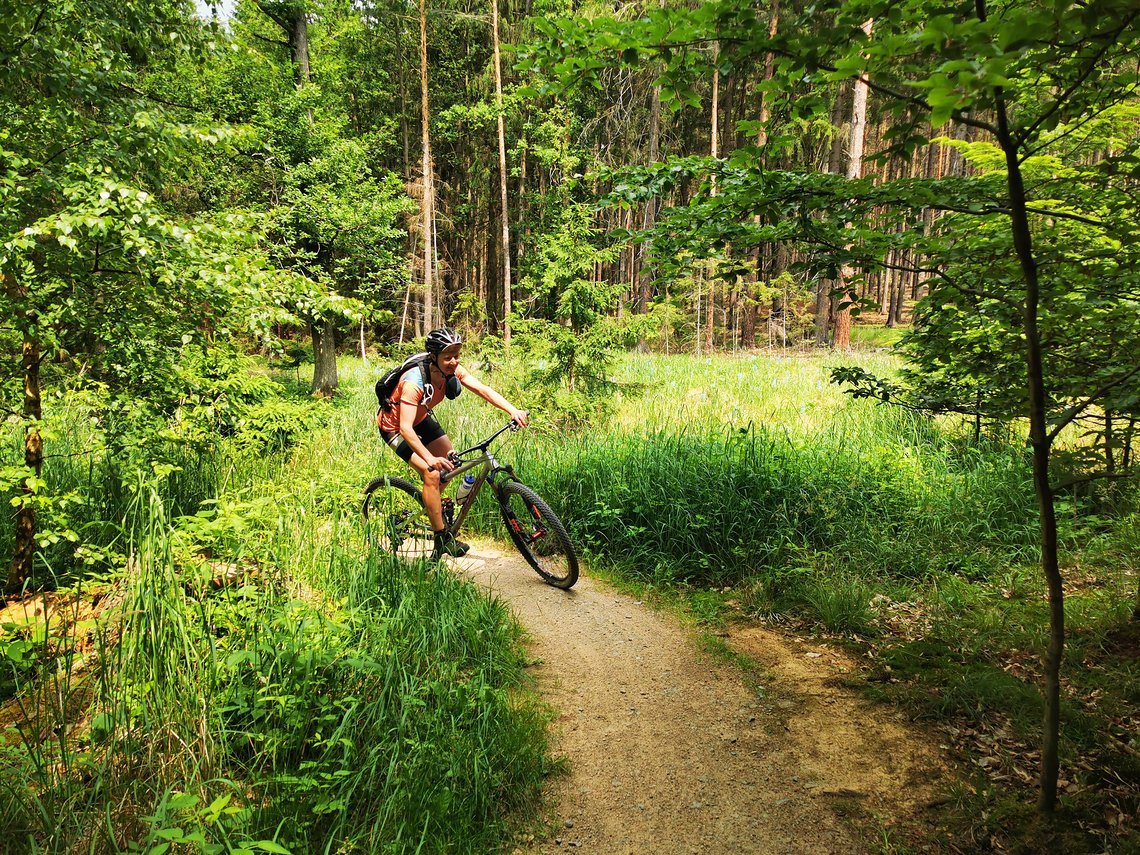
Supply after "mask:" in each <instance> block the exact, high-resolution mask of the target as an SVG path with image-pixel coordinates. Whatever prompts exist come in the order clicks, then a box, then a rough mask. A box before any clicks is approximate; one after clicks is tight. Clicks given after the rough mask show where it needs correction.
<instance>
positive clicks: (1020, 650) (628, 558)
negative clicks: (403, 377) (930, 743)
mask: <svg viewBox="0 0 1140 855" xmlns="http://www.w3.org/2000/svg"><path fill="white" fill-rule="evenodd" d="M862 358H864V359H870V360H882V359H884V357H882V356H881V355H870V356H869V357H862ZM833 359H834V358H833V357H827V358H822V359H814V360H813V359H808V358H800V359H796V358H788V357H786V356H781V357H776V358H774V359H771V360H764V359H760V358H748V357H744V358H724V359H720V360H716V359H703V360H695V359H692V358H688V359H685V358H680V357H673V358H667V359H659V358H649V359H643V360H630V362H629V363H628V364H627V365H626V367H625V372H624V375H623V376H624V378H625V379H626V380H627V381H628V383H627V385H626V387H625V390H624V392H623V396H624V397H625V398H626V401H625V403H624V404H623V406H622V407H621V408H620V409H619V411H618V413H617V414H616V416H615V419H614V422H613V425H612V426H611V428H610V429H608V430H604V431H603V430H594V431H591V432H588V433H585V434H580V435H576V436H541V437H540V436H531V437H527V438H526V441H524V442H523V443H522V445H521V447H520V448H519V449H518V451H517V452H516V453H515V459H516V461H517V462H518V463H519V468H520V471H521V472H522V473H523V474H524V477H525V479H526V480H527V481H528V483H531V484H532V485H534V486H535V487H537V488H538V489H539V491H540V492H541V493H543V495H545V496H547V497H550V498H551V500H552V503H553V504H554V506H555V508H556V510H557V511H558V512H559V513H560V515H561V516H562V518H563V519H564V521H566V522H567V523H568V524H569V525H570V528H571V531H572V533H573V535H574V537H575V539H576V542H577V543H579V544H581V545H583V546H584V547H585V548H586V549H587V550H588V551H589V552H590V554H591V556H592V560H591V562H590V566H591V567H592V568H598V567H600V566H602V565H604V566H606V567H607V573H612V574H614V575H616V577H617V578H619V579H627V580H629V581H630V582H631V583H632V584H633V585H634V586H635V587H636V589H637V590H638V591H639V592H640V594H639V595H642V596H650V595H651V593H652V592H654V591H657V592H668V593H667V594H665V601H666V602H671V603H674V604H675V606H676V607H678V608H680V609H681V610H682V611H683V612H684V613H685V614H687V615H688V616H689V617H690V618H691V619H692V620H694V621H695V622H696V623H697V624H698V625H699V626H701V627H702V628H704V630H705V631H706V632H707V634H708V635H709V637H710V638H711V639H716V638H718V637H719V636H718V635H717V633H718V632H720V631H721V630H722V628H723V627H725V626H727V625H728V624H730V623H732V622H734V621H754V620H767V619H776V620H778V621H779V622H780V624H781V625H783V626H786V627H791V628H793V629H801V630H803V631H810V632H812V633H824V634H827V635H829V636H831V637H833V638H835V639H837V640H840V641H842V642H843V643H846V644H848V645H849V646H850V647H851V649H852V650H853V651H854V652H857V653H858V654H860V655H862V656H863V657H864V661H865V663H866V672H865V673H864V674H863V676H862V677H861V678H857V679H854V680H853V683H854V684H855V685H857V686H858V687H859V688H860V689H862V690H863V691H865V692H866V693H867V694H868V696H870V697H873V698H876V699H878V700H880V701H882V702H885V703H891V704H895V705H898V706H900V707H901V708H903V709H904V710H905V711H906V712H907V713H908V714H909V715H911V716H912V717H914V718H916V719H921V720H923V721H925V722H928V723H929V724H930V725H932V726H934V727H935V728H940V729H943V730H944V731H945V737H944V738H945V740H946V743H947V745H949V746H950V748H951V750H952V752H953V753H954V754H955V755H956V756H958V757H959V758H960V759H961V760H962V762H963V768H964V769H967V770H973V771H972V772H970V773H968V774H967V780H968V783H967V784H965V785H964V786H963V789H962V790H961V792H960V793H959V794H958V796H956V797H955V798H954V799H953V800H952V802H951V808H948V810H947V814H946V823H947V829H948V830H947V831H946V834H947V837H946V838H945V840H946V843H947V846H948V847H949V848H951V849H953V847H955V846H962V845H964V844H963V842H962V841H973V842H974V843H978V841H985V845H987V846H988V845H1006V844H1008V845H1009V846H1010V847H1013V848H1020V850H1021V851H1035V850H1034V848H1033V847H1034V845H1036V844H1035V843H1034V841H1036V843H1041V844H1042V845H1045V844H1044V843H1042V841H1043V840H1045V838H1042V837H1036V838H1035V837H1034V836H1033V835H1032V834H1031V833H1030V829H1031V828H1032V827H1034V826H1035V825H1037V821H1036V814H1035V812H1034V811H1033V810H1032V805H1033V803H1034V801H1035V799H1036V793H1035V791H1034V790H1035V786H1036V778H1037V771H1038V770H1037V766H1038V763H1039V760H1038V758H1037V754H1036V751H1037V749H1038V744H1039V740H1040V734H1041V722H1042V720H1043V714H1044V711H1043V700H1042V696H1041V689H1040V685H1041V680H1040V673H1041V664H1040V663H1041V661H1042V656H1043V653H1044V649H1045V645H1046V642H1047V634H1048V624H1049V615H1048V604H1047V600H1046V596H1045V591H1044V585H1043V582H1042V579H1041V571H1040V568H1039V566H1038V564H1037V562H1038V561H1039V551H1038V540H1039V535H1038V530H1037V509H1036V502H1035V498H1034V494H1033V488H1032V483H1031V474H1030V471H1029V465H1028V464H1029V461H1028V456H1027V453H1026V450H1025V449H1024V447H1022V446H1021V444H1020V443H1019V442H1018V441H1017V440H1016V438H1014V437H1010V436H1002V435H993V436H991V435H985V436H983V437H982V438H981V439H980V440H976V439H975V438H974V437H973V436H972V433H971V431H970V429H969V427H970V426H965V425H959V424H955V423H954V422H953V421H949V420H948V421H945V422H938V421H935V420H932V419H929V418H924V417H918V416H914V415H912V414H909V413H906V412H902V411H898V410H892V409H889V408H886V407H883V406H881V405H875V404H873V403H868V402H853V401H848V400H845V399H844V398H843V397H842V396H841V395H839V394H838V392H837V391H836V390H834V389H833V388H830V387H828V386H827V385H826V383H821V382H820V381H819V379H818V378H819V375H820V374H821V373H822V372H823V370H824V368H825V367H826V365H828V364H829V363H830V362H832V361H833ZM885 367H886V368H889V365H885ZM879 368H880V369H882V368H884V365H880V366H879ZM536 433H537V432H536ZM1059 474H1060V473H1059ZM1058 507H1059V510H1060V537H1061V546H1062V561H1063V563H1064V567H1063V574H1064V576H1065V579H1066V587H1067V593H1066V624H1067V648H1066V658H1065V664H1064V666H1063V671H1062V675H1063V688H1062V697H1063V701H1062V702H1063V710H1062V717H1063V727H1062V742H1061V750H1062V781H1063V782H1064V786H1063V787H1062V789H1061V799H1062V809H1061V813H1060V816H1059V819H1058V821H1057V823H1056V826H1055V828H1054V829H1053V831H1052V832H1051V833H1052V834H1053V838H1051V839H1052V840H1053V842H1051V843H1048V845H1049V846H1052V847H1054V848H1055V847H1056V846H1057V845H1060V846H1062V848H1063V849H1066V851H1073V852H1100V851H1106V850H1108V851H1135V850H1136V848H1137V846H1140V843H1138V841H1137V833H1136V831H1135V819H1136V817H1137V816H1138V811H1140V787H1138V786H1137V783H1136V782H1137V781H1140V765H1138V763H1137V756H1138V754H1137V752H1138V751H1140V741H1138V739H1137V736H1136V733H1137V729H1136V728H1137V722H1138V720H1140V719H1138V712H1137V711H1138V709H1140V672H1138V668H1137V652H1138V650H1140V644H1137V642H1136V636H1137V633H1135V632H1132V630H1133V629H1134V628H1135V622H1134V621H1130V620H1129V618H1130V615H1131V612H1132V609H1133V608H1134V604H1135V602H1136V596H1137V584H1138V568H1137V566H1136V563H1135V555H1137V554H1140V537H1138V529H1137V524H1136V520H1137V519H1138V517H1137V501H1136V494H1135V491H1134V488H1133V487H1129V486H1124V487H1120V488H1109V487H1105V486H1104V485H1100V486H1093V487H1091V488H1085V489H1082V490H1081V491H1079V492H1075V493H1074V492H1069V493H1066V494H1062V495H1061V496H1059V500H1058ZM713 643H715V642H713ZM1025 805H1028V806H1029V808H1030V809H1029V810H1023V809H1021V808H1022V806H1025ZM1006 819H1008V821H1009V823H1010V826H1009V828H1006V829H1003V828H1001V827H1000V825H1001V822H1002V821H1004V820H1006ZM1019 823H1020V824H1019ZM991 837H992V838H993V839H994V840H996V841H999V843H998V844H990V842H989V841H990V839H991ZM1002 841H1004V843H1003V842H1002ZM1056 841H1061V842H1060V843H1057V842H1056ZM965 845H967V848H969V846H970V845H973V844H969V843H968V844H965ZM979 845H980V844H979ZM1129 847H1131V848H1129Z"/></svg>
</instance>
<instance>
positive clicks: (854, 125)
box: [833, 20, 874, 350]
mask: <svg viewBox="0 0 1140 855" xmlns="http://www.w3.org/2000/svg"><path fill="white" fill-rule="evenodd" d="M873 25H874V22H873V21H871V20H868V21H866V22H865V23H864V24H863V32H865V33H866V34H867V36H868V37H869V36H870V35H871V27H872V26H873ZM867 94H868V87H867V83H866V82H865V81H864V80H862V79H858V80H856V81H855V89H854V92H853V93H852V96H851V136H850V140H851V142H850V146H849V147H848V150H847V177H848V179H851V180H854V179H856V178H859V177H861V176H862V175H863V142H864V135H865V134H866V130H867ZM854 275H855V271H854V270H853V269H852V268H851V266H850V265H847V264H844V265H843V267H842V268H841V269H840V272H839V279H840V287H841V288H843V289H844V291H843V297H842V298H841V304H843V305H841V306H840V308H839V310H838V312H837V313H836V316H835V338H834V340H833V346H834V347H835V349H836V350H847V349H849V348H850V347H851V304H852V303H854V302H855V300H856V295H855V291H854V290H853V289H852V288H851V287H850V282H851V279H852V278H853V277H854Z"/></svg>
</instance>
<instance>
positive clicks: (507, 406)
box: [457, 372, 527, 427]
mask: <svg viewBox="0 0 1140 855" xmlns="http://www.w3.org/2000/svg"><path fill="white" fill-rule="evenodd" d="M457 376H458V377H459V382H460V383H462V384H463V385H464V387H465V388H467V389H470V390H471V391H472V392H474V393H475V394H476V395H478V396H479V397H480V398H482V399H483V400H484V401H486V402H487V403H488V404H494V405H495V406H496V407H498V408H499V409H500V410H502V411H503V412H504V413H506V414H507V415H508V416H510V417H511V421H513V422H515V423H516V424H518V425H520V426H521V427H526V420H527V413H526V410H520V409H518V408H517V407H515V405H514V404H512V403H511V402H510V401H508V400H507V399H506V398H504V397H503V396H502V395H500V394H499V393H498V392H496V391H495V390H494V389H492V388H491V387H490V386H488V385H487V384H485V383H481V382H479V380H477V379H476V378H475V377H473V376H472V375H471V374H468V373H466V372H464V373H463V374H459V375H457Z"/></svg>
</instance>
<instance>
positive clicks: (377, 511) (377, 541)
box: [361, 475, 435, 558]
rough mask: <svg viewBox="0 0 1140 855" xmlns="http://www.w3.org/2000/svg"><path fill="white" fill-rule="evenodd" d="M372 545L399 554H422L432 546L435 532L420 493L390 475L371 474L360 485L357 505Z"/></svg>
mask: <svg viewBox="0 0 1140 855" xmlns="http://www.w3.org/2000/svg"><path fill="white" fill-rule="evenodd" d="M361 511H362V513H363V514H364V519H365V521H366V524H367V526H368V537H369V540H370V542H371V543H372V545H373V546H374V547H376V548H378V549H382V550H384V551H385V552H391V553H392V554H393V555H399V556H401V557H402V558H423V557H425V556H427V555H430V554H431V552H432V549H433V548H434V547H435V535H434V532H433V530H432V525H431V521H430V520H429V519H428V515H427V511H426V510H424V501H423V493H421V492H420V490H419V488H418V487H416V486H415V485H414V484H412V483H411V482H410V481H406V480H404V479H403V478H398V477H396V476H394V475H383V476H381V477H379V478H373V479H372V481H370V482H369V484H368V486H367V487H365V488H364V504H363V506H362V508H361Z"/></svg>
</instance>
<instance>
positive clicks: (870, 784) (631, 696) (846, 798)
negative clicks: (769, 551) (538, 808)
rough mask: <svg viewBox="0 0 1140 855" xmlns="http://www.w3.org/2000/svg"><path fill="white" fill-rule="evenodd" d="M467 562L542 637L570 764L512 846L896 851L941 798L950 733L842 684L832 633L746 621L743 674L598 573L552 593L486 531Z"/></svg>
mask: <svg viewBox="0 0 1140 855" xmlns="http://www.w3.org/2000/svg"><path fill="white" fill-rule="evenodd" d="M456 563H457V564H458V566H460V567H461V568H462V569H463V570H464V571H465V572H467V573H468V574H469V575H470V576H471V577H472V578H474V579H475V580H476V581H477V582H479V583H481V584H484V585H486V586H487V587H488V588H489V589H490V590H491V591H492V592H493V593H494V594H495V595H497V596H498V597H499V598H501V599H502V600H503V601H504V602H505V603H507V604H508V605H509V606H510V608H511V609H512V610H513V612H514V613H515V615H516V616H517V618H518V620H519V621H520V622H521V623H522V625H523V626H524V627H526V629H527V630H528V632H529V633H530V636H531V652H532V655H533V656H534V657H535V660H536V664H535V665H534V666H533V667H532V668H531V671H532V673H533V674H534V675H535V677H536V679H537V682H538V687H539V690H540V691H541V693H542V695H543V697H544V698H545V699H546V701H547V702H548V703H549V704H550V705H551V707H552V708H553V710H554V716H555V718H554V724H553V738H554V746H553V747H554V755H555V757H557V758H562V759H564V760H565V761H566V764H567V766H568V769H567V772H566V774H555V775H552V776H551V779H550V784H549V791H548V793H547V794H546V799H545V802H546V805H547V810H548V811H549V813H550V815H549V816H547V817H546V823H545V826H544V827H545V828H546V829H547V831H546V833H545V834H541V833H540V834H536V835H535V838H534V839H531V838H530V837H529V836H527V837H526V839H522V840H520V841H519V843H518V848H517V849H516V852H522V851H529V852H542V853H554V852H563V851H578V852H590V853H599V855H601V853H604V855H619V853H638V855H641V853H647V852H652V853H657V855H673V853H702V855H705V853H710V855H711V854H712V853H851V852H859V851H877V852H889V851H896V846H897V841H898V840H899V836H900V835H901V834H903V832H900V831H899V829H900V828H908V829H911V830H913V829H914V828H915V827H916V826H918V825H921V824H923V821H924V814H925V813H927V812H928V808H929V807H931V806H933V805H935V804H939V803H941V802H942V801H944V794H945V792H946V791H947V789H948V787H949V785H950V783H951V781H952V778H953V774H952V773H951V772H950V771H949V767H948V764H947V763H946V761H945V760H944V758H943V757H942V756H941V754H940V750H939V749H938V747H937V744H938V740H937V739H933V738H931V737H928V736H927V735H924V734H922V733H920V732H919V731H918V730H916V729H914V726H913V725H910V724H908V723H904V722H902V721H900V720H897V719H895V718H893V717H892V713H891V712H890V710H889V709H888V708H886V707H881V706H878V707H877V706H875V705H873V704H871V703H869V702H867V701H864V700H861V699H860V698H858V697H857V696H856V695H855V694H854V693H853V692H851V691H850V690H847V689H844V688H843V687H842V686H841V681H842V678H843V675H844V674H845V673H848V672H850V671H851V670H852V669H854V668H856V667H857V666H856V665H855V664H854V662H853V661H852V660H851V659H850V658H849V657H847V656H846V655H845V654H844V653H843V652H841V651H839V650H836V649H834V648H833V647H829V646H828V645H827V643H825V642H818V643H817V642H813V641H811V640H803V639H797V638H793V637H786V636H784V635H782V634H780V633H778V632H774V631H772V630H771V629H769V628H765V627H763V626H751V627H741V626H738V627H736V628H734V629H731V630H730V631H729V632H728V635H727V637H726V638H724V639H723V641H724V642H726V644H727V648H728V649H729V650H731V651H734V652H736V653H739V654H743V655H744V656H745V657H747V659H746V660H745V661H748V662H750V663H751V664H750V665H749V666H748V667H744V668H742V667H741V666H740V665H739V664H737V663H736V662H734V661H732V659H733V657H732V656H725V655H718V654H716V653H714V652H710V651H709V650H706V649H702V645H701V643H700V642H699V640H698V639H697V638H695V637H694V633H693V632H691V631H689V630H687V629H685V628H684V627H683V626H682V625H681V623H680V622H679V621H678V620H677V619H676V618H675V617H674V616H672V615H671V614H670V613H668V612H662V611H658V610H656V609H654V608H651V607H650V606H648V605H646V604H645V603H643V602H642V601H639V600H637V599H635V598H633V597H630V596H628V595H626V594H622V593H620V592H617V591H616V590H614V589H613V588H612V587H611V586H609V585H607V584H606V583H604V582H601V581H596V580H592V579H590V578H589V577H588V576H585V575H584V576H583V577H582V578H581V579H580V580H579V582H578V584H577V585H576V586H575V588H574V589H573V590H572V591H569V592H566V591H560V590H557V589H555V588H551V587H549V586H547V585H545V584H544V583H543V582H542V581H541V580H540V579H539V577H538V576H537V575H536V574H535V573H534V572H533V571H532V570H531V569H530V568H529V567H528V566H527V565H526V564H525V563H524V562H523V560H522V559H521V558H519V557H518V556H516V555H514V554H510V553H508V552H506V547H504V546H500V545H497V544H494V543H491V542H488V541H479V542H476V543H475V544H474V545H473V548H472V551H471V553H470V554H469V555H468V556H467V557H466V558H464V559H461V560H460V561H458V562H456ZM920 848H921V847H920Z"/></svg>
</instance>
